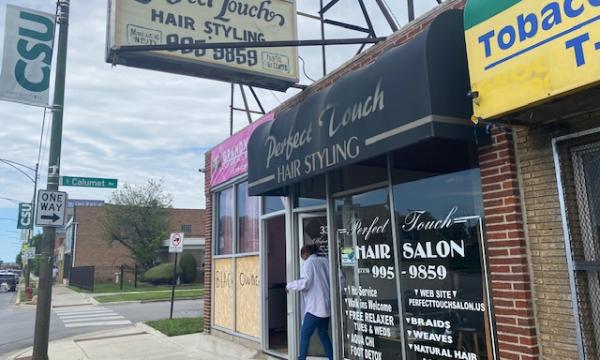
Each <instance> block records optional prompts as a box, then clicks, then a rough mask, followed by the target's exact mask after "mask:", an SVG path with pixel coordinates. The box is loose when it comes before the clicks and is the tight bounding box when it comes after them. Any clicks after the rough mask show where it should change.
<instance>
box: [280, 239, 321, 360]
mask: <svg viewBox="0 0 600 360" xmlns="http://www.w3.org/2000/svg"><path fill="white" fill-rule="evenodd" d="M318 250H319V246H318V245H314V244H313V245H305V246H303V247H302V249H300V257H301V258H302V259H303V260H304V261H305V262H304V266H303V267H302V273H301V276H300V279H298V280H295V281H292V282H290V283H289V284H287V286H286V290H288V291H298V292H300V294H302V304H303V310H304V316H303V321H302V330H301V331H300V355H299V356H298V360H305V359H306V357H307V356H308V347H309V344H310V338H311V337H312V335H313V333H314V332H315V330H317V333H318V334H319V339H320V340H321V344H323V348H324V349H325V354H326V355H327V358H328V359H329V360H333V346H332V345H331V339H330V338H329V320H330V319H331V301H330V298H329V264H328V261H327V258H325V257H323V256H318V255H317V252H318Z"/></svg>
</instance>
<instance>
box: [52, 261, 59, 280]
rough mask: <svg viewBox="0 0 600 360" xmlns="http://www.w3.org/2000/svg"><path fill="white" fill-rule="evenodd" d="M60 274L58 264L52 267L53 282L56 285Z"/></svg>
mask: <svg viewBox="0 0 600 360" xmlns="http://www.w3.org/2000/svg"><path fill="white" fill-rule="evenodd" d="M57 275H58V268H57V267H56V265H54V266H53V267H52V284H53V285H56V276H57Z"/></svg>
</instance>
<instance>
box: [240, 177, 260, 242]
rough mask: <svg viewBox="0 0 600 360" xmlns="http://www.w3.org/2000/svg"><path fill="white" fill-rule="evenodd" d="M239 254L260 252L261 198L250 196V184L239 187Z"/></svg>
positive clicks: (242, 184)
mask: <svg viewBox="0 0 600 360" xmlns="http://www.w3.org/2000/svg"><path fill="white" fill-rule="evenodd" d="M237 210H238V219H237V221H238V248H237V252H238V253H250V252H258V224H259V220H258V219H259V216H260V197H257V196H248V183H247V182H243V183H241V184H239V185H238V192H237Z"/></svg>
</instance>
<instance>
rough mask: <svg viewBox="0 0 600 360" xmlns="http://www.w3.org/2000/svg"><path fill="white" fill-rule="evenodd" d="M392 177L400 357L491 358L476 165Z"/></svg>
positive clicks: (397, 173) (401, 172)
mask: <svg viewBox="0 0 600 360" xmlns="http://www.w3.org/2000/svg"><path fill="white" fill-rule="evenodd" d="M392 181H393V196H394V207H395V209H394V210H395V218H396V224H397V229H396V233H397V237H398V247H399V251H398V255H397V256H398V257H399V260H400V264H401V265H400V275H399V276H400V284H401V294H402V296H401V298H402V307H403V313H404V316H403V317H404V321H405V323H404V333H405V339H406V341H405V344H404V345H405V351H406V355H407V357H406V358H407V359H409V360H416V359H422V358H423V354H430V357H435V358H446V357H452V356H454V357H459V358H465V359H467V358H468V359H493V358H494V356H493V349H494V347H493V335H492V334H493V333H492V329H491V322H490V321H489V313H488V310H487V309H488V308H489V306H490V304H489V303H488V302H487V299H488V297H487V294H486V288H485V286H486V279H485V274H486V272H485V266H484V262H483V261H482V256H483V234H482V229H483V226H482V220H481V219H482V217H483V209H482V203H483V202H482V198H481V183H480V174H479V169H476V168H475V169H469V170H462V171H458V172H452V173H449V174H439V175H433V174H432V173H431V172H422V173H421V176H420V177H419V174H418V172H415V171H414V170H411V171H410V172H408V171H404V170H403V169H402V168H396V169H394V178H393V179H392ZM448 354H452V355H448ZM457 354H458V355H457Z"/></svg>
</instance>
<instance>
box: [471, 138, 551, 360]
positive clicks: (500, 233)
mask: <svg viewBox="0 0 600 360" xmlns="http://www.w3.org/2000/svg"><path fill="white" fill-rule="evenodd" d="M479 167H480V170H481V185H482V190H483V204H484V208H485V227H486V244H487V249H488V258H489V259H488V263H489V275H490V281H491V287H490V291H491V293H492V302H493V309H494V315H495V321H496V332H497V339H498V348H499V349H498V351H499V355H500V359H511V360H512V359H515V360H525V359H527V360H531V359H539V351H540V350H539V345H538V338H537V331H536V321H535V313H534V308H533V294H532V281H531V276H530V272H529V262H528V258H527V244H526V240H525V226H524V223H523V212H522V211H523V210H522V209H521V198H520V192H519V181H518V174H517V164H516V156H515V150H514V146H513V137H512V135H511V134H508V133H503V132H499V131H496V132H494V133H493V134H492V142H491V144H490V145H488V146H482V147H480V148H479Z"/></svg>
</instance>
